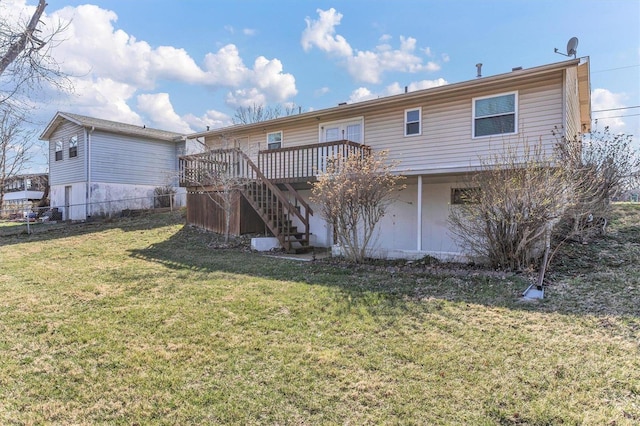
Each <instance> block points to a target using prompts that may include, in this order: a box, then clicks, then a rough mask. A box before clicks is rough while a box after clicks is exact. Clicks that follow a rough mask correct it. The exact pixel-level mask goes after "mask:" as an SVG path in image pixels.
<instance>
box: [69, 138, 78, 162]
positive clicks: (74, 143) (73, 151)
mask: <svg viewBox="0 0 640 426" xmlns="http://www.w3.org/2000/svg"><path fill="white" fill-rule="evenodd" d="M77 156H78V137H77V136H71V138H70V139H69V158H73V157H77Z"/></svg>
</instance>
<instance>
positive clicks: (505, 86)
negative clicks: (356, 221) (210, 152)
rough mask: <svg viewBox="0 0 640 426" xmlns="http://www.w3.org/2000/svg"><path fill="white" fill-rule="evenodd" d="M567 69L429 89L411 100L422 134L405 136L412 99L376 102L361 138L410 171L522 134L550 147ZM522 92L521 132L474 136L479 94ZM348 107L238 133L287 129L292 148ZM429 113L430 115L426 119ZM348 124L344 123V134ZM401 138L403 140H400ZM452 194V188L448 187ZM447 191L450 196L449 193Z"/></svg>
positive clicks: (461, 162)
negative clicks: (464, 87)
mask: <svg viewBox="0 0 640 426" xmlns="http://www.w3.org/2000/svg"><path fill="white" fill-rule="evenodd" d="M564 81H565V77H564V73H563V72H562V71H557V72H554V73H549V74H545V75H540V76H535V77H532V78H529V79H527V80H526V81H520V82H501V83H500V84H495V85H491V86H490V87H481V88H479V89H478V88H476V89H473V90H471V89H469V90H464V91H459V92H455V93H445V94H438V95H437V96H434V95H429V94H428V91H427V94H426V95H425V96H424V97H423V98H420V99H419V100H416V99H413V100H412V102H411V104H409V105H416V104H419V105H421V110H422V117H423V121H422V123H421V127H422V129H421V130H422V132H421V134H420V135H416V136H413V137H408V138H404V124H405V118H404V111H405V110H406V109H407V106H408V105H407V104H403V103H401V102H398V104H395V105H386V104H385V105H381V106H372V107H371V108H367V109H366V110H362V111H358V113H357V114H354V115H356V117H354V118H358V119H360V120H362V135H361V140H360V141H359V143H362V144H366V145H368V146H370V147H371V148H372V149H373V150H374V151H380V150H387V151H388V152H389V159H390V160H397V161H399V162H400V163H399V165H398V167H397V169H396V170H397V171H399V172H403V173H406V174H423V175H424V174H430V173H452V172H464V171H467V170H469V169H471V168H474V167H477V166H478V165H479V164H480V161H481V158H487V157H488V156H490V155H493V154H496V153H498V152H500V151H502V150H503V149H504V148H505V146H508V145H509V144H516V143H519V142H521V141H522V140H525V139H526V140H528V141H530V142H535V143H538V141H541V142H542V144H543V147H544V149H545V150H546V151H547V152H550V151H551V150H552V149H553V147H554V145H555V143H556V138H555V137H554V136H553V135H552V133H551V131H552V130H553V129H554V127H557V128H562V127H563V126H564V118H563V109H564V107H563V99H564V98H563V96H564V95H563V84H564ZM512 92H517V93H518V112H517V128H518V130H519V134H518V135H502V134H501V135H494V136H485V137H481V138H473V131H472V123H473V112H472V104H473V99H474V98H480V97H492V96H495V95H496V94H504V93H512ZM344 114H345V113H344V112H343V111H337V112H336V114H335V116H331V117H328V118H327V119H326V120H321V121H318V119H317V118H316V117H314V116H312V115H309V116H306V117H301V119H300V120H298V121H295V122H289V123H278V124H277V126H272V127H269V126H268V125H265V128H254V129H251V130H249V131H247V132H238V134H237V136H238V137H240V136H244V137H248V138H249V146H250V147H251V149H252V150H253V153H252V154H251V155H252V158H255V157H254V155H256V156H257V149H256V148H255V147H258V146H259V147H260V149H264V144H265V132H266V133H268V132H274V131H280V130H282V131H283V132H284V133H286V134H287V142H286V145H287V147H288V148H291V147H295V146H301V145H312V144H316V143H318V142H324V140H323V135H322V129H321V127H322V126H323V125H326V124H330V123H334V122H340V121H345V122H347V123H348V122H351V120H350V119H349V118H348V116H347V117H346V118H345V117H344ZM424 117H428V118H429V119H428V120H425V119H424ZM346 136H347V129H346V128H345V137H346ZM216 141H217V139H215V137H207V144H210V146H211V147H218V145H216V143H217V144H219V142H216ZM400 142H401V143H400ZM447 194H448V193H447ZM449 196H450V194H449V195H447V197H449Z"/></svg>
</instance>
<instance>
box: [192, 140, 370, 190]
mask: <svg viewBox="0 0 640 426" xmlns="http://www.w3.org/2000/svg"><path fill="white" fill-rule="evenodd" d="M370 150H371V149H370V148H369V147H368V146H366V145H361V144H359V143H356V142H351V141H347V140H341V141H334V142H323V143H317V144H312V145H301V146H292V147H287V148H279V149H268V150H263V151H260V152H258V158H257V162H256V163H257V164H256V166H257V167H258V169H260V171H261V172H262V173H263V174H264V176H265V177H266V178H267V179H270V180H272V181H273V182H276V183H294V182H305V183H306V182H308V181H313V180H314V179H315V177H316V176H317V175H318V174H319V173H324V172H325V171H326V169H327V165H328V164H329V162H330V161H335V159H336V158H346V157H349V156H352V155H357V156H364V155H367V154H369V153H370ZM227 167H232V168H233V174H234V175H236V176H239V177H240V176H242V177H246V178H249V179H253V176H251V173H250V172H249V170H247V169H245V168H246V167H247V166H246V163H245V162H243V161H240V159H239V157H238V154H237V151H236V150H233V149H232V150H212V151H207V152H204V153H202V154H194V155H186V156H183V157H180V186H202V185H203V183H205V182H204V180H205V179H206V178H207V177H208V176H211V174H212V173H215V172H216V171H223V169H224V171H225V172H226V168H227Z"/></svg>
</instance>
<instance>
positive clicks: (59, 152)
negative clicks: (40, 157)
mask: <svg viewBox="0 0 640 426" xmlns="http://www.w3.org/2000/svg"><path fill="white" fill-rule="evenodd" d="M60 160H62V141H56V161H60Z"/></svg>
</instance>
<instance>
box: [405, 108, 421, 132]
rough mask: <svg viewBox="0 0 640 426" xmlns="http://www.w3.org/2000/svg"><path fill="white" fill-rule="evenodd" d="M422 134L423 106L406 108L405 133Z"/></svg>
mask: <svg viewBox="0 0 640 426" xmlns="http://www.w3.org/2000/svg"><path fill="white" fill-rule="evenodd" d="M421 134H422V108H412V109H405V110H404V135H405V136H414V135H421Z"/></svg>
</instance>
